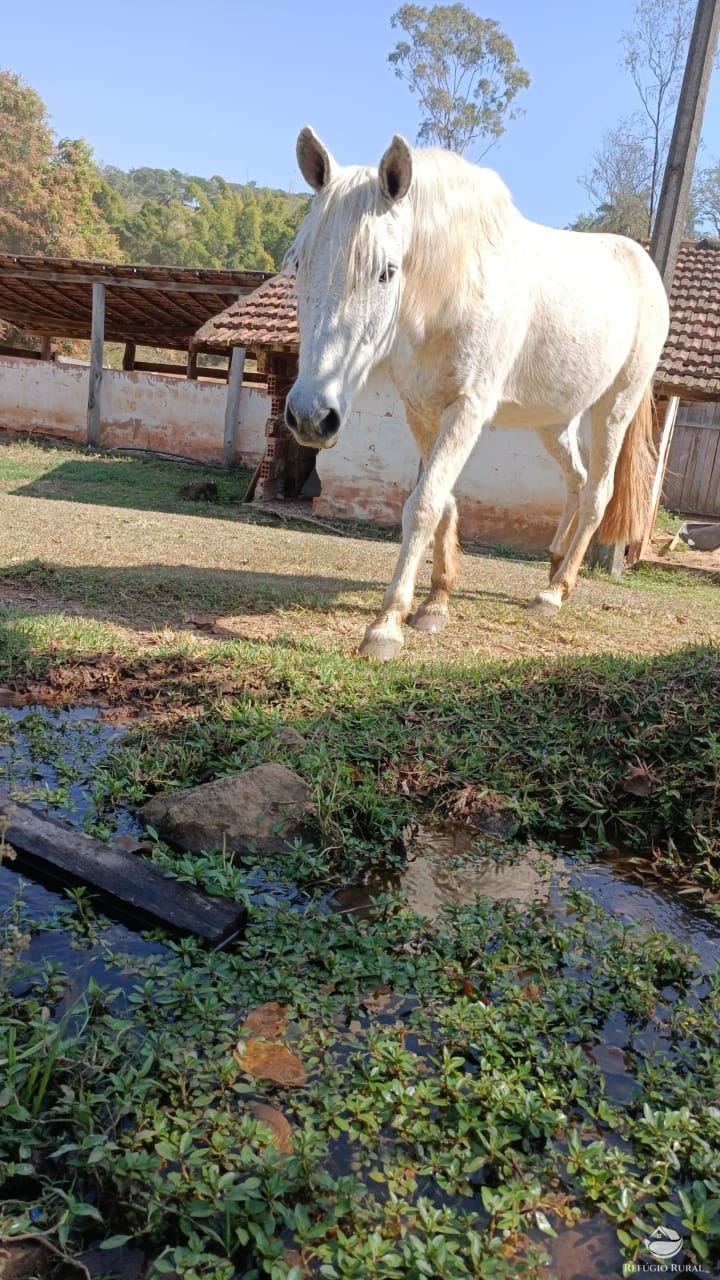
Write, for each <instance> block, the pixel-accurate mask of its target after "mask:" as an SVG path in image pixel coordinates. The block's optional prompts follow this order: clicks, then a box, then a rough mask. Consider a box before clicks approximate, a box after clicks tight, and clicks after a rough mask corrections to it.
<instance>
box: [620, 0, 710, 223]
mask: <svg viewBox="0 0 720 1280" xmlns="http://www.w3.org/2000/svg"><path fill="white" fill-rule="evenodd" d="M694 13H695V4H694V0H637V3H636V5H635V12H634V24H633V26H632V27H631V28H630V29H629V30H627V31H623V33H622V36H621V37H620V42H621V45H622V48H623V63H624V65H625V67H626V68H627V70H628V71H629V73H630V76H631V78H632V82H633V84H634V85H635V88H636V90H637V94H638V97H639V98H640V102H641V104H642V107H641V111H640V118H639V121H638V125H639V128H638V136H639V137H641V138H642V140H643V142H644V143H645V147H646V150H647V153H648V160H649V170H650V173H649V178H650V189H649V194H648V233H649V232H650V229H651V227H652V223H653V219H654V217H655V210H656V208H657V202H658V198H659V195H660V187H661V185H662V179H663V169H664V164H665V157H666V156H667V151H668V146H669V143H670V134H671V133H672V124H673V117H674V114H675V108H676V106H677V101H678V98H679V96H680V87H681V85H682V78H683V71H684V70H685V57H686V53H687V47H688V42H689V40H690V34H691V32H692V26H693V17H694ZM643 126H644V127H643Z"/></svg>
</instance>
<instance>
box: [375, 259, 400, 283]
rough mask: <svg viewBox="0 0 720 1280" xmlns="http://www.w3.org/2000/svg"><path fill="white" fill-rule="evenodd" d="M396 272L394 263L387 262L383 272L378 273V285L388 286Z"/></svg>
mask: <svg viewBox="0 0 720 1280" xmlns="http://www.w3.org/2000/svg"><path fill="white" fill-rule="evenodd" d="M396 271H397V267H396V266H395V263H394V262H388V264H387V266H386V267H385V269H384V270H383V271H381V272H380V275H379V277H378V279H379V281H380V284H389V283H390V281H391V280H392V278H393V276H394V275H395V273H396Z"/></svg>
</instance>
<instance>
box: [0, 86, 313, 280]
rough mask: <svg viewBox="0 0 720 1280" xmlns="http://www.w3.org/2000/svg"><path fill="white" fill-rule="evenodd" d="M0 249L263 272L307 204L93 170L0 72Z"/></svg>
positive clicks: (209, 182)
mask: <svg viewBox="0 0 720 1280" xmlns="http://www.w3.org/2000/svg"><path fill="white" fill-rule="evenodd" d="M0 137H2V138H3V147H2V148H1V149H0V252H3V253H15V254H38V255H44V256H48V257H71V258H92V259H97V260H101V261H106V262H133V263H151V264H155V265H163V264H164V265H167V266H180V267H206V268H208V267H210V268H212V267H217V268H225V269H232V270H263V271H272V270H274V269H275V268H277V267H279V266H280V265H281V264H282V260H283V257H284V255H285V253H286V250H287V248H288V246H289V245H290V243H291V241H292V239H293V238H294V236H295V233H296V231H297V228H298V226H299V225H300V222H301V221H302V219H303V218H304V216H305V214H306V212H307V209H308V205H309V198H308V197H306V196H302V195H294V194H291V193H289V192H285V191H276V190H272V189H270V188H267V187H258V186H256V184H255V183H245V184H238V183H231V182H228V181H226V180H225V179H224V178H221V177H218V176H216V177H212V178H209V179H208V178H200V177H195V176H192V175H189V174H184V173H180V172H179V171H178V170H177V169H151V168H139V169H131V170H130V171H129V172H128V173H126V172H124V171H123V170H121V169H117V168H115V167H113V166H111V165H104V166H100V165H97V164H96V163H95V160H94V158H93V153H92V150H91V148H90V147H89V146H88V144H87V143H86V142H84V141H83V140H82V139H78V140H70V139H58V138H57V136H56V134H55V132H54V130H53V129H52V128H51V125H50V121H49V117H48V112H47V108H46V106H45V104H44V102H43V101H42V99H41V98H40V96H39V94H38V93H36V91H35V90H34V89H33V88H31V87H30V86H29V85H27V84H25V83H24V81H23V80H22V79H21V77H20V76H18V75H16V74H15V73H14V72H12V71H4V70H0Z"/></svg>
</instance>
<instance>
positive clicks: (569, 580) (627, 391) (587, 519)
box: [533, 381, 638, 613]
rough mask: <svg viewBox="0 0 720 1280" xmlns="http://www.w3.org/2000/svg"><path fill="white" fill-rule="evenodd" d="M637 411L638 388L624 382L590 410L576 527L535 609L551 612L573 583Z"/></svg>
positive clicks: (608, 495) (536, 602) (611, 485)
mask: <svg viewBox="0 0 720 1280" xmlns="http://www.w3.org/2000/svg"><path fill="white" fill-rule="evenodd" d="M637 410H638V393H637V390H636V388H632V387H629V386H628V385H627V381H626V382H625V386H624V387H622V389H621V390H620V391H617V390H615V389H614V388H611V390H610V391H608V392H606V393H605V395H604V396H602V397H601V398H600V400H598V401H597V402H596V403H595V404H594V405H593V406H592V409H591V410H590V451H589V454H588V468H587V480H586V482H585V486H584V488H583V491H582V494H581V497H580V506H579V509H578V520H577V527H576V529H575V532H574V534H573V536H572V539H571V541H570V545H569V546H568V548H567V550H566V552H565V555H564V557H563V560H562V563H561V564H560V565H559V567H558V568H557V569H556V571H555V573H554V574H553V576H552V578H551V580H550V586H549V587H548V588H547V590H545V591H541V592H540V594H539V595H538V596H537V598H536V599H535V601H534V602H533V608H535V609H537V610H538V612H541V613H554V612H555V610H556V609H559V608H560V606H561V605H562V603H563V601H564V600H566V599H567V597H568V596H569V595H570V592H571V591H572V589H573V587H574V586H575V583H576V581H577V576H578V573H579V572H580V566H581V564H582V562H583V559H584V557H585V553H586V552H587V549H588V547H589V546H590V543H591V541H592V537H593V534H594V533H595V531H596V530H597V529H598V528H599V526H600V523H601V521H602V518H603V515H604V513H605V509H606V507H607V505H608V503H609V501H610V498H611V496H612V492H613V484H614V476H615V465H616V463H617V460H618V458H619V456H620V450H621V448H622V444H623V440H624V438H625V435H626V433H627V431H628V427H629V425H630V423H631V421H632V419H633V417H634V415H635V412H636V411H637Z"/></svg>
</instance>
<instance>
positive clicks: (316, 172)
mask: <svg viewBox="0 0 720 1280" xmlns="http://www.w3.org/2000/svg"><path fill="white" fill-rule="evenodd" d="M295 151H296V155H297V162H298V165H299V166H300V172H301V174H302V176H303V178H304V179H305V181H306V182H307V184H308V186H309V187H312V189H313V191H322V189H323V187H326V186H327V184H328V182H330V181H331V179H332V176H333V173H334V172H335V169H336V168H337V165H336V163H335V161H334V160H333V158H332V156H331V155H330V152H329V151H328V149H327V147H326V146H325V144H324V143H323V142H321V141H320V139H319V138H318V136H317V134H316V133H315V130H314V129H311V128H310V126H309V125H306V126H305V128H304V129H301V130H300V133H299V134H298V140H297V147H296V148H295Z"/></svg>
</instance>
